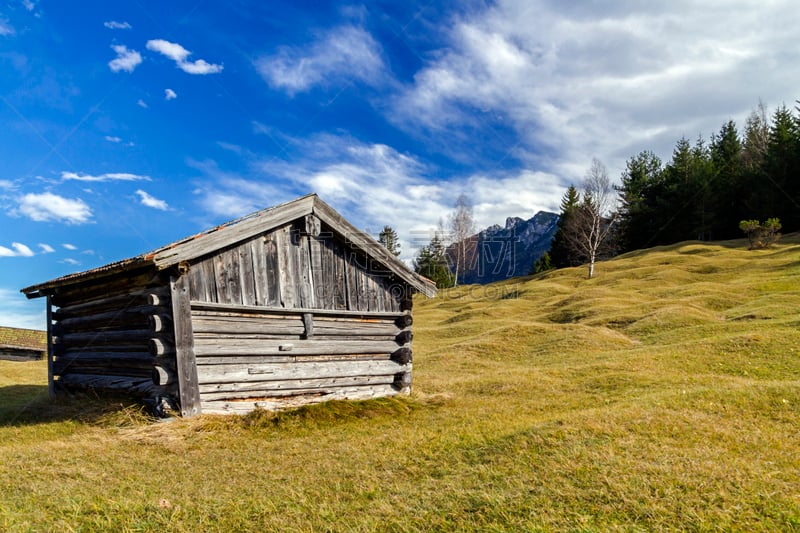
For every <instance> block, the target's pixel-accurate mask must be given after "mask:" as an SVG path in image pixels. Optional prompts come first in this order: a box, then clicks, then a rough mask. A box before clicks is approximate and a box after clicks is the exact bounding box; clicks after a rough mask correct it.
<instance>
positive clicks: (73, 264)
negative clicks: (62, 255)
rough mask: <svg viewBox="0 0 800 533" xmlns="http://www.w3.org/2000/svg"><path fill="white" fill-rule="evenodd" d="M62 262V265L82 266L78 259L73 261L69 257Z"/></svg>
mask: <svg viewBox="0 0 800 533" xmlns="http://www.w3.org/2000/svg"><path fill="white" fill-rule="evenodd" d="M61 262H62V263H66V264H68V265H72V266H78V265H80V264H81V262H80V261H78V260H77V259H73V258H71V257H67V258H66V259H64V260H63V261H61Z"/></svg>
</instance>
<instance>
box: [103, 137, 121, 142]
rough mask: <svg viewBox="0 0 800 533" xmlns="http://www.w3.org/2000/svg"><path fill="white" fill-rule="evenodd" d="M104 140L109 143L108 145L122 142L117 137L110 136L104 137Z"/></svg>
mask: <svg viewBox="0 0 800 533" xmlns="http://www.w3.org/2000/svg"><path fill="white" fill-rule="evenodd" d="M105 139H106V140H107V141H108V142H110V143H119V142H122V139H120V138H119V137H114V136H111V135H106V136H105Z"/></svg>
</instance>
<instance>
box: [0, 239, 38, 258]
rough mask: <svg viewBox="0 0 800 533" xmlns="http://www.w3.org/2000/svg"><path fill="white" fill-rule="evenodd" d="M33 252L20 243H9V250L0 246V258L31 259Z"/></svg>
mask: <svg viewBox="0 0 800 533" xmlns="http://www.w3.org/2000/svg"><path fill="white" fill-rule="evenodd" d="M33 255H34V253H33V250H31V249H30V248H28V247H27V246H25V245H24V244H22V243H21V242H13V243H11V248H6V247H5V246H0V257H33Z"/></svg>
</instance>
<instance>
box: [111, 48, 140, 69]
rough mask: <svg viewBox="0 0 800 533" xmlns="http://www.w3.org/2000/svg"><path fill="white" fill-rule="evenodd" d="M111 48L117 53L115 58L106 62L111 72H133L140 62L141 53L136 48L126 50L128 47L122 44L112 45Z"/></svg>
mask: <svg viewBox="0 0 800 533" xmlns="http://www.w3.org/2000/svg"><path fill="white" fill-rule="evenodd" d="M111 48H112V49H113V50H114V51H115V52H116V53H117V58H116V59H112V60H111V61H109V62H108V68H110V69H111V72H119V71H121V70H124V71H125V72H133V70H134V69H135V68H136V67H137V66H138V65H139V64H140V63H141V62H142V54H140V53H139V52H137V51H136V50H128V47H127V46H125V45H123V44H115V45H112V46H111Z"/></svg>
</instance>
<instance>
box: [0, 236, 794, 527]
mask: <svg viewBox="0 0 800 533" xmlns="http://www.w3.org/2000/svg"><path fill="white" fill-rule="evenodd" d="M746 248H747V247H746V244H745V243H744V242H743V241H731V242H722V243H682V244H679V245H675V246H669V247H659V248H655V249H651V250H646V251H639V252H634V253H631V254H627V255H625V256H623V257H620V258H617V259H615V260H613V261H608V262H605V263H601V264H599V265H598V268H597V277H596V278H595V279H592V280H587V279H586V278H585V274H586V271H585V269H566V270H560V271H553V272H548V273H544V274H541V275H538V276H535V277H529V278H517V279H514V280H509V281H506V282H501V283H496V284H493V285H490V286H486V287H478V286H467V287H460V288H458V289H453V290H448V291H443V293H442V294H440V295H439V296H437V297H436V298H434V299H431V300H424V299H419V300H417V301H416V304H415V305H416V308H415V325H414V328H415V340H414V393H413V394H412V396H411V397H403V398H392V399H381V400H374V401H368V402H331V403H328V404H322V405H319V406H312V407H307V408H303V409H300V410H297V411H292V412H287V413H280V414H273V413H259V412H257V413H254V414H252V415H249V416H247V417H224V418H223V417H211V416H203V417H198V418H196V419H191V420H175V421H173V422H171V423H155V422H153V421H152V420H150V419H147V418H146V417H144V416H143V415H141V413H140V412H138V411H137V410H136V409H135V408H131V407H127V408H124V409H115V410H113V411H112V412H109V408H108V406H99V405H96V404H93V403H92V402H91V401H88V400H81V401H80V402H72V403H70V402H67V403H66V404H65V403H64V402H59V404H57V405H54V404H51V403H50V402H48V401H47V400H46V398H45V396H46V387H45V381H46V369H45V367H44V364H43V363H7V362H0V530H3V531H29V530H82V531H93V530H119V531H143V530H144V531H146V530H163V529H166V530H169V531H200V530H208V531H223V530H224V531H229V530H237V531H266V530H286V531H298V530H300V531H318V530H322V531H325V530H333V531H351V530H352V531H376V530H377V531H381V530H389V531H431V530H442V531H444V530H446V531H451V530H494V531H501V530H553V529H555V530H580V531H582V530H609V529H622V530H648V531H649V530H673V529H692V530H712V529H722V530H731V529H734V530H748V531H749V530H753V531H758V530H760V531H776V530H798V529H800V477H798V475H797V472H800V439H799V438H798V427H800V236H788V237H784V239H783V240H782V241H781V242H780V243H779V244H778V245H776V246H775V247H774V248H772V249H770V250H757V251H748V250H747V249H746ZM78 413H82V415H81V416H76V415H77V414H78Z"/></svg>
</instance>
